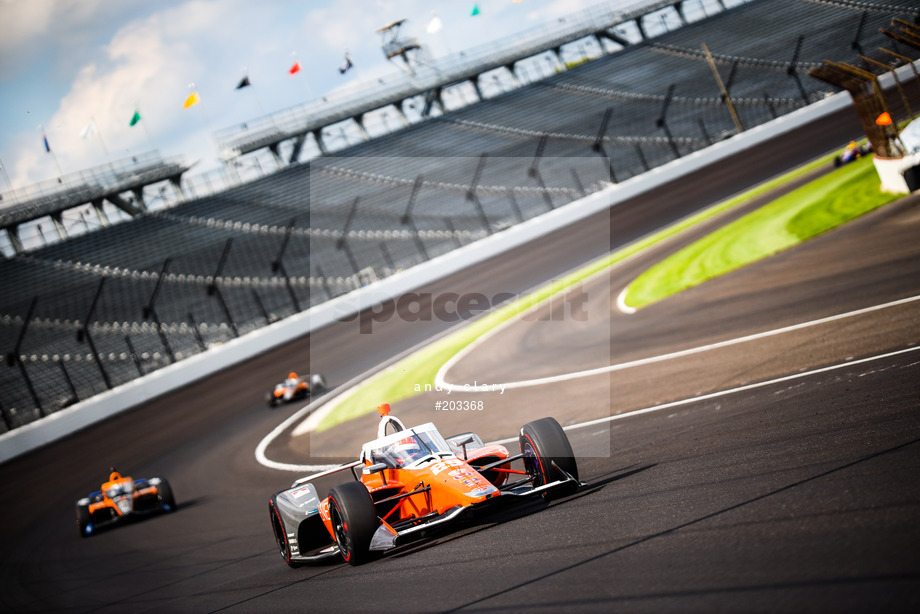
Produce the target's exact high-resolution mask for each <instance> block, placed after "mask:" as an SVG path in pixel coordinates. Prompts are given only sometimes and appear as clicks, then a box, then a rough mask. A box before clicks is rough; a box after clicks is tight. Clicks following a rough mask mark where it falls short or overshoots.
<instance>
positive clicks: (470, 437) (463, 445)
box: [454, 433, 475, 460]
mask: <svg viewBox="0 0 920 614" xmlns="http://www.w3.org/2000/svg"><path fill="white" fill-rule="evenodd" d="M474 441H475V438H474V437H473V434H472V433H470V434H469V435H467V436H466V437H464V438H462V439H455V440H454V444H455V445H457V446H460V447H461V448H463V460H466V459H467V456H466V447H467V446H468V445H470V444H471V443H473V442H474Z"/></svg>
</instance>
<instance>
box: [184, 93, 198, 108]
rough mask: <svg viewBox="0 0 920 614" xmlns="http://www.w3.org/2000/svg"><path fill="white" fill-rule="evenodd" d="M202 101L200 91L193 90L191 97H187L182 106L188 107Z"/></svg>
mask: <svg viewBox="0 0 920 614" xmlns="http://www.w3.org/2000/svg"><path fill="white" fill-rule="evenodd" d="M199 102H201V98H199V97H198V92H192V93H191V94H189V97H188V98H186V99H185V102H184V103H182V108H183V109H187V108H189V107H190V106H192V105H193V104H198V103H199Z"/></svg>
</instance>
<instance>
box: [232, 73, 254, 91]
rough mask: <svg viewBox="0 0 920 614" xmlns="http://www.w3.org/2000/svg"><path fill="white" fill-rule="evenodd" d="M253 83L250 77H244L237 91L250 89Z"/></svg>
mask: <svg viewBox="0 0 920 614" xmlns="http://www.w3.org/2000/svg"><path fill="white" fill-rule="evenodd" d="M250 85H252V83H250V82H249V75H246V76H245V77H243V79H242V80H241V81H240V82H239V83H238V84H237V86H236V89H238V90H241V89H243V88H244V87H249V86H250Z"/></svg>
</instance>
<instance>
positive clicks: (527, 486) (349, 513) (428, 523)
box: [268, 403, 581, 567]
mask: <svg viewBox="0 0 920 614" xmlns="http://www.w3.org/2000/svg"><path fill="white" fill-rule="evenodd" d="M378 411H379V412H380V415H381V419H380V423H379V425H378V427H377V439H374V440H373V441H370V442H368V443H366V444H364V446H363V447H362V448H361V456H360V457H359V459H358V460H357V461H355V462H352V463H347V464H345V465H342V466H340V467H337V468H335V469H332V470H330V471H325V472H323V473H318V474H315V475H312V476H309V477H306V478H302V479H300V480H297V481H296V482H294V484H293V485H292V486H291V488H289V489H287V490H284V491H281V492H278V493H276V494H275V495H273V496H272V497H271V500H270V501H269V505H268V511H269V515H270V519H271V525H272V530H273V532H274V534H275V541H276V542H277V544H278V548H279V549H280V551H281V556H282V557H283V558H284V561H285V562H286V563H287V564H288V565H290V566H292V567H296V566H297V565H298V564H299V563H305V562H312V561H320V560H323V559H326V558H330V557H339V556H340V557H341V558H343V559H344V560H345V561H346V562H347V563H349V564H351V565H358V564H360V563H363V562H365V561H367V560H369V559H370V558H372V556H373V553H374V551H383V550H388V549H390V548H394V547H396V546H399V545H401V544H403V543H406V542H407V541H409V540H411V539H412V538H413V537H418V536H420V534H421V533H422V532H423V531H426V530H429V529H432V528H434V527H437V526H441V525H445V524H447V523H450V522H451V521H453V520H455V519H457V518H459V517H461V516H464V515H465V514H467V513H468V512H470V511H472V510H475V509H479V508H486V507H491V506H494V505H497V504H499V503H500V502H507V501H509V500H511V499H513V498H515V497H527V496H534V495H538V496H543V497H544V498H546V499H550V498H554V497H559V496H565V495H568V494H571V493H574V492H575V491H576V490H577V489H578V488H579V486H581V483H580V482H579V481H578V466H577V463H576V461H575V456H574V454H573V452H572V446H571V445H570V444H569V440H568V437H566V434H565V432H564V431H563V430H562V427H561V426H560V425H559V423H558V422H557V421H556V420H555V419H554V418H543V419H541V420H536V421H534V422H528V423H527V424H525V425H524V426H523V427H522V428H521V432H520V436H519V442H520V447H521V451H520V453H519V454H514V455H512V454H510V453H509V452H508V450H507V449H506V448H505V447H504V446H501V445H484V444H483V443H482V440H481V439H480V438H479V437H478V436H477V435H474V434H473V433H464V434H461V435H455V436H453V437H448V438H446V439H445V438H444V437H442V436H441V434H440V433H439V432H438V430H437V428H435V426H434V424H432V423H430V422H429V423H427V424H423V425H421V426H416V427H413V428H406V427H405V426H404V425H403V423H402V422H400V420H399V419H398V418H396V417H394V416H391V415H389V412H390V407H389V404H387V403H383V404H382V405H380V407H379V408H378ZM388 431H391V432H388ZM515 461H521V463H520V465H523V467H522V468H520V469H515V468H512V467H513V463H514V462H515ZM349 469H350V470H351V472H352V475H353V477H354V480H353V481H348V482H345V483H343V484H340V485H338V486H336V487H334V488H332V489H331V491H330V492H329V496H328V497H326V498H324V499H320V497H319V495H318V494H317V492H316V487H315V486H314V485H313V484H312V481H314V480H316V479H317V478H321V477H325V476H328V475H331V474H334V473H337V472H340V471H345V470H349Z"/></svg>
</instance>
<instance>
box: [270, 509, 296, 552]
mask: <svg viewBox="0 0 920 614" xmlns="http://www.w3.org/2000/svg"><path fill="white" fill-rule="evenodd" d="M268 515H269V516H270V517H271V523H272V533H274V535H275V543H276V544H278V550H280V551H281V558H283V559H284V562H285V563H287V564H288V566H289V567H297V565H296V563H294V562H293V561H291V545H290V543H288V538H287V533H286V531H285V529H284V523H283V522H282V521H281V514H279V513H278V508H277V507H275V498H274V497H272V498H271V500H269V502H268Z"/></svg>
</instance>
